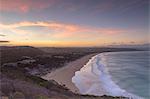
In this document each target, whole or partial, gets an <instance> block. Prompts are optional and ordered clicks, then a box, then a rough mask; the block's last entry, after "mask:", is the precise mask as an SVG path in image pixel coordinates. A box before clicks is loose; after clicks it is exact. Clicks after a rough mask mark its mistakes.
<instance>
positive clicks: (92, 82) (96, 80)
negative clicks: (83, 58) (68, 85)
mask: <svg viewBox="0 0 150 99" xmlns="http://www.w3.org/2000/svg"><path fill="white" fill-rule="evenodd" d="M105 64H107V63H105V62H104V59H103V54H98V55H96V56H94V57H92V59H91V60H89V62H88V63H87V64H86V65H84V66H83V67H82V68H81V69H80V71H77V72H75V76H74V77H73V78H72V82H73V83H74V84H75V86H76V87H77V88H78V89H79V91H80V93H81V94H89V95H97V96H102V95H109V96H123V97H128V98H132V99H143V98H141V97H139V96H136V95H134V94H132V93H128V92H127V91H126V90H124V89H121V88H120V87H119V86H118V85H117V84H115V82H113V80H112V79H111V75H109V73H108V70H107V67H106V65H105Z"/></svg>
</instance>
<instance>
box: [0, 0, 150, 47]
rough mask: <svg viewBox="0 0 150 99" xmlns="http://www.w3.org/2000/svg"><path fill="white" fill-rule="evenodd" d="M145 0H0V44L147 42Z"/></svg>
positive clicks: (88, 44)
mask: <svg viewBox="0 0 150 99" xmlns="http://www.w3.org/2000/svg"><path fill="white" fill-rule="evenodd" d="M148 7H149V0H0V13H1V14H0V44H1V45H30V46H49V47H57V46H62V47H63V46H64V47H66V46H69V47H72V46H81V47H85V46H105V45H123V44H131V45H132V44H145V43H149V40H148V39H149V29H148V22H149V13H148V9H149V8H148Z"/></svg>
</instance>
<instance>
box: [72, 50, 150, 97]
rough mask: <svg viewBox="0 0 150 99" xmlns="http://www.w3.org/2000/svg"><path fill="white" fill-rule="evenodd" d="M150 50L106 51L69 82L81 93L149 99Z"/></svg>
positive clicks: (94, 58)
mask: <svg viewBox="0 0 150 99" xmlns="http://www.w3.org/2000/svg"><path fill="white" fill-rule="evenodd" d="M149 53H150V52H149V51H131V52H129V51H128V52H107V53H101V54H98V55H96V56H94V57H92V59H91V60H89V62H88V63H87V64H86V65H85V66H83V67H82V68H81V69H80V71H77V72H76V73H75V76H74V77H73V78H72V82H73V83H74V84H75V86H76V87H77V88H78V89H79V91H80V93H81V94H89V95H98V96H102V95H111V96H124V97H129V98H133V99H149V98H150V95H149V93H150V90H149V89H150V81H149V77H150V64H149V60H150V57H149Z"/></svg>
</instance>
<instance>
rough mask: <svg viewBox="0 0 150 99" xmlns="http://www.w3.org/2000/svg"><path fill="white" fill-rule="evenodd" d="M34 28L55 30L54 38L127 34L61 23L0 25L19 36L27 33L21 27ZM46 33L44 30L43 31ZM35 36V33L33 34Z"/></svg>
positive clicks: (121, 30) (114, 30) (113, 30)
mask: <svg viewBox="0 0 150 99" xmlns="http://www.w3.org/2000/svg"><path fill="white" fill-rule="evenodd" d="M26 26H27V27H32V26H42V27H45V29H46V30H53V33H52V34H51V33H48V35H49V34H50V36H51V37H54V38H71V37H73V38H88V37H93V36H95V37H97V36H98V37H99V36H100V35H103V34H105V35H117V34H120V33H123V32H125V31H126V30H123V29H119V28H100V27H90V26H80V25H75V24H66V23H61V22H42V21H40V22H28V21H27V22H19V23H15V24H7V25H6V24H0V28H1V29H7V30H8V29H9V30H11V31H12V32H17V33H18V34H20V33H22V34H24V33H25V32H26V31H24V30H21V29H20V28H19V27H26ZM41 31H42V30H41ZM43 31H44V30H43ZM33 34H35V33H33Z"/></svg>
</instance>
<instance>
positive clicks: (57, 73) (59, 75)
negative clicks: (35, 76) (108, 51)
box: [41, 53, 99, 94]
mask: <svg viewBox="0 0 150 99" xmlns="http://www.w3.org/2000/svg"><path fill="white" fill-rule="evenodd" d="M97 54H99V53H94V54H89V55H86V56H83V57H81V58H79V59H77V60H75V61H72V62H69V63H68V64H67V65H65V66H63V67H61V68H58V69H55V70H52V71H51V72H50V73H48V74H46V75H43V76H41V78H43V79H45V80H55V81H56V82H57V83H58V84H60V85H62V86H65V87H66V88H68V89H69V90H70V91H72V92H74V93H78V94H80V92H79V90H78V88H77V87H76V86H75V85H74V83H72V77H73V76H74V75H75V72H76V71H79V70H80V69H81V68H82V67H83V66H84V65H86V63H87V62H88V61H89V60H90V59H91V58H92V57H93V56H95V55H97Z"/></svg>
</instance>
